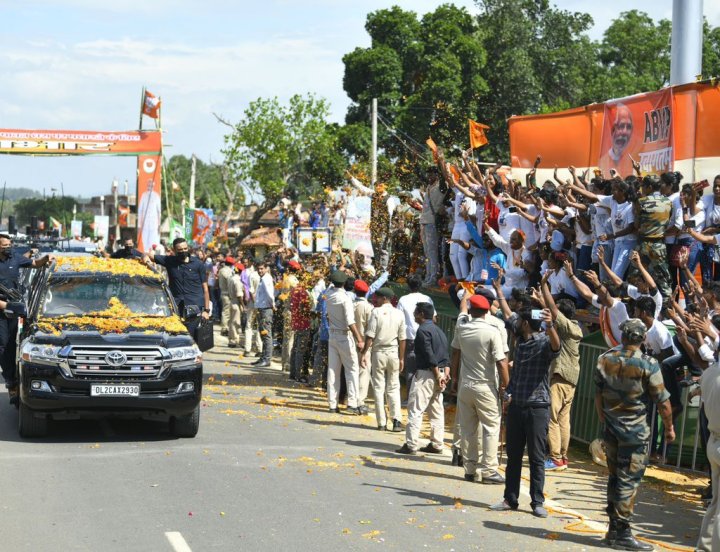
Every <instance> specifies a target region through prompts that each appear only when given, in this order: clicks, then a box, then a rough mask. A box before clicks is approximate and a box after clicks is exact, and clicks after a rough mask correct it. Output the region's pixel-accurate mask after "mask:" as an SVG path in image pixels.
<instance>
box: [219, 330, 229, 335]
mask: <svg viewBox="0 0 720 552" xmlns="http://www.w3.org/2000/svg"><path fill="white" fill-rule="evenodd" d="M227 334H228V331H227V330H220V335H221V336H223V337H225V336H227Z"/></svg>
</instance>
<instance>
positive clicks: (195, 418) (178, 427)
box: [170, 404, 200, 437]
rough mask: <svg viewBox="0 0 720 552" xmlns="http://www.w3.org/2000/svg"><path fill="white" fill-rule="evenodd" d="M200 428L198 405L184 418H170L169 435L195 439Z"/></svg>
mask: <svg viewBox="0 0 720 552" xmlns="http://www.w3.org/2000/svg"><path fill="white" fill-rule="evenodd" d="M199 428H200V405H199V404H198V405H197V406H196V407H195V410H193V411H192V412H190V414H185V415H184V416H173V417H172V418H170V433H172V434H173V435H175V437H195V435H197V432H198V429H199Z"/></svg>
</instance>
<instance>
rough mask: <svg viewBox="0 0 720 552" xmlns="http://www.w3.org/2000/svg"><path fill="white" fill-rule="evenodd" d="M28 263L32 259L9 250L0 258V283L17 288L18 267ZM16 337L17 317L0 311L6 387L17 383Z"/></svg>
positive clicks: (0, 357) (0, 362)
mask: <svg viewBox="0 0 720 552" xmlns="http://www.w3.org/2000/svg"><path fill="white" fill-rule="evenodd" d="M30 265H32V259H29V258H27V257H25V256H23V255H21V254H19V253H17V252H16V251H15V250H11V251H10V255H8V257H7V258H5V259H2V258H0V283H2V284H3V285H4V286H5V287H8V288H10V289H19V287H20V282H19V281H20V269H21V268H25V267H28V266H30ZM16 338H17V319H16V318H7V317H6V316H5V314H4V313H0V366H2V375H3V379H4V380H5V385H7V387H15V386H16V385H17V373H16V369H15V349H16Z"/></svg>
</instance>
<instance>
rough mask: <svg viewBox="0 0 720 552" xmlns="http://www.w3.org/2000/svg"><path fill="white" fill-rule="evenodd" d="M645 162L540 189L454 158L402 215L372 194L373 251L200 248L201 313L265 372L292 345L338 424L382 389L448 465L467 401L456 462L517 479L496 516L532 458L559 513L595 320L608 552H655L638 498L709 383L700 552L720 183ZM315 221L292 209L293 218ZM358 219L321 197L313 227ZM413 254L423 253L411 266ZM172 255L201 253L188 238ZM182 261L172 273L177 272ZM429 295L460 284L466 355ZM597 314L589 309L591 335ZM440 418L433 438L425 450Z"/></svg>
mask: <svg viewBox="0 0 720 552" xmlns="http://www.w3.org/2000/svg"><path fill="white" fill-rule="evenodd" d="M538 162H539V159H538ZM536 165H537V163H536ZM634 168H635V171H636V174H633V175H627V176H625V177H624V178H623V177H621V176H620V175H619V174H617V173H615V172H613V173H612V174H609V175H603V174H602V173H600V172H599V171H595V173H594V174H592V177H590V176H591V175H590V173H589V172H588V171H585V172H584V173H582V174H580V173H579V171H576V170H575V169H574V168H573V167H569V168H568V169H567V175H568V177H567V178H566V179H564V180H563V179H561V178H560V176H559V173H558V171H557V170H556V171H555V175H554V180H553V181H550V180H548V181H545V182H543V183H542V184H538V183H537V182H536V181H535V176H536V170H535V169H534V168H533V169H532V170H531V171H529V173H528V174H527V176H526V177H525V181H524V182H521V181H519V180H516V179H514V178H512V175H511V174H510V172H508V171H505V170H503V168H502V167H501V166H500V165H496V166H494V167H490V168H488V169H485V168H482V167H480V166H479V165H478V164H476V163H474V162H473V161H472V159H471V158H470V156H469V155H467V154H464V155H463V156H462V163H461V164H458V165H453V164H450V163H447V162H446V161H445V159H444V158H443V155H442V152H439V154H438V163H437V167H436V168H433V169H432V170H431V171H430V172H429V174H428V183H427V186H426V187H425V188H424V189H423V190H421V191H420V194H419V199H416V198H415V197H414V196H412V195H410V194H404V195H403V197H402V199H401V205H399V206H397V205H396V206H395V208H394V209H393V212H392V213H390V211H389V210H388V209H389V202H388V192H387V190H386V189H385V188H384V187H383V186H377V187H376V188H374V189H371V188H367V187H363V188H364V189H361V190H360V192H361V193H365V194H367V195H370V196H371V200H372V206H373V216H372V222H371V225H370V230H371V241H372V245H373V251H374V253H373V257H372V258H369V257H368V255H367V254H365V253H361V252H358V251H355V252H352V251H347V250H343V249H342V247H341V245H339V240H336V242H338V243H336V246H335V247H334V248H333V252H332V253H331V254H313V255H308V256H302V257H301V256H300V255H299V254H298V252H297V249H295V248H293V247H292V246H290V247H287V246H283V247H282V248H280V249H279V250H278V251H274V252H271V254H270V255H268V256H266V257H264V258H261V259H255V258H253V257H252V256H251V255H250V254H249V253H248V252H246V251H235V252H233V251H223V252H222V253H221V252H214V253H210V254H208V255H207V258H204V257H205V254H204V252H202V251H198V252H197V253H198V255H199V256H200V257H203V263H204V264H202V266H203V267H204V271H205V272H204V275H202V274H200V279H201V280H202V281H204V282H206V284H205V285H206V286H207V297H203V298H202V300H201V299H199V298H198V299H196V301H198V302H201V303H202V304H201V305H200V307H202V308H203V309H206V310H207V311H210V310H211V306H210V305H211V303H212V305H220V307H215V306H213V308H212V310H213V311H214V312H213V313H212V314H213V315H214V316H216V317H217V318H218V320H219V323H220V325H221V332H222V333H223V334H224V335H227V337H228V345H229V346H230V347H236V348H242V349H243V350H244V353H245V355H251V354H253V353H255V354H256V355H257V360H256V361H255V365H256V366H259V367H264V366H269V365H270V361H271V359H272V356H273V349H274V348H275V347H277V348H278V351H279V353H280V355H279V356H280V358H281V364H282V368H283V370H284V371H286V372H287V374H288V377H289V378H290V379H292V380H295V381H298V382H302V383H305V384H307V385H309V386H314V387H319V388H321V389H323V390H324V391H325V392H326V394H327V401H328V408H329V410H330V412H332V413H339V412H340V409H339V405H340V404H341V402H342V399H343V397H345V402H346V405H347V408H346V409H345V410H344V412H345V413H349V414H358V415H362V414H367V413H368V412H369V407H368V406H367V405H366V402H367V400H368V396H369V394H370V392H372V395H373V397H374V410H375V411H374V414H375V419H376V422H377V427H378V429H379V430H382V431H386V430H389V431H394V432H403V431H404V433H405V442H404V444H403V445H402V447H400V448H399V449H398V451H397V452H398V453H400V454H409V455H412V454H416V453H417V452H418V451H422V452H425V453H430V454H438V453H442V452H443V450H444V432H445V419H444V416H445V407H444V394H447V392H448V391H451V392H452V394H453V395H456V397H457V408H456V415H455V420H454V435H453V439H452V443H453V445H452V452H453V456H452V463H453V465H457V466H461V467H462V468H463V470H464V474H465V479H467V481H469V482H481V483H484V484H498V485H504V493H503V496H502V499H501V500H500V501H499V502H498V504H496V505H495V506H493V508H494V509H496V510H516V509H517V508H518V505H519V502H518V501H519V490H520V472H521V467H522V458H523V455H524V454H525V453H527V455H528V458H529V465H530V496H531V508H532V512H533V514H534V515H536V516H539V517H545V516H547V510H546V509H545V507H544V502H545V498H544V492H543V488H544V480H545V472H546V471H548V470H564V469H567V468H568V466H569V461H570V459H569V458H568V447H569V441H570V433H571V432H570V410H571V407H572V402H573V397H574V393H575V388H576V386H577V383H578V378H579V374H580V354H579V345H580V341H581V339H582V337H583V335H584V333H585V332H586V331H587V329H588V326H589V325H590V326H591V325H593V324H595V323H596V324H597V325H598V326H599V327H600V329H601V330H602V332H603V335H604V336H605V339H606V341H607V342H608V346H609V348H610V350H609V351H608V352H607V353H605V354H604V355H602V356H601V357H600V359H599V362H598V365H597V368H596V369H595V372H594V374H593V377H594V382H595V384H596V400H595V404H596V407H597V415H598V417H599V418H600V419H601V420H602V422H603V424H604V436H603V440H604V447H605V454H606V457H607V464H608V469H609V481H608V491H607V510H606V511H607V513H608V516H609V518H610V526H609V530H608V533H607V535H606V538H605V542H606V543H607V544H608V545H610V546H614V547H620V548H622V549H626V550H649V549H651V548H652V547H651V546H650V545H648V544H647V543H646V542H643V541H641V540H637V539H635V538H634V537H633V535H632V532H631V529H630V522H631V518H632V514H633V505H634V502H635V497H636V493H637V489H638V486H639V484H640V481H641V479H642V476H643V473H644V470H645V467H646V465H647V464H648V460H649V457H650V455H654V456H656V457H657V456H659V457H662V456H663V455H665V454H666V452H667V446H668V445H669V444H670V443H672V442H673V441H674V439H675V430H674V422H675V420H676V419H677V417H678V415H679V414H680V413H681V411H682V409H683V404H682V400H681V397H682V394H681V389H682V387H683V386H690V387H692V388H693V393H701V399H702V402H703V406H702V409H701V419H702V423H701V426H702V431H701V434H702V436H703V445H704V446H705V448H706V450H707V453H708V458H709V464H710V466H711V468H712V489H711V491H710V490H708V493H707V498H710V497H712V502H711V503H710V506H709V509H708V512H707V516H706V522H705V523H704V524H703V529H702V533H701V536H700V540H699V543H698V549H700V550H712V549H713V544H712V543H713V542H714V543H715V549H720V545H718V539H719V538H720V529H718V527H717V524H718V522H720V516H718V515H716V511H717V499H718V488H717V486H718V482H719V480H720V452H719V446H720V443H719V441H718V440H717V437H716V435H718V434H720V433H718V431H720V415H719V414H718V410H717V406H716V405H715V404H712V405H710V404H709V403H708V397H713V396H714V394H715V393H717V392H718V389H720V379H719V378H718V377H717V370H718V369H719V368H718V360H717V358H718V350H720V347H719V345H720V314H716V312H720V245H719V239H718V236H720V176H718V177H717V178H716V179H715V180H714V182H713V184H712V193H711V194H703V187H704V184H703V183H699V184H695V183H683V177H682V175H681V174H679V173H677V172H669V173H664V174H661V175H657V176H656V175H645V176H643V175H641V174H640V170H639V166H635V167H634ZM354 184H355V187H356V188H357V187H358V186H357V183H354ZM291 212H292V213H294V214H293V215H289V214H288V213H291ZM297 212H298V209H297V208H296V209H295V210H293V211H290V210H289V209H288V207H286V206H282V207H281V210H280V213H281V217H285V218H284V220H286V221H287V219H288V218H291V217H294V216H296V215H297ZM338 213H339V214H338ZM342 217H343V206H342V205H335V206H334V207H333V209H332V210H329V209H327V207H326V206H325V205H324V204H322V203H318V204H316V205H314V206H313V210H312V213H311V215H310V216H309V217H308V221H307V223H309V222H310V221H312V220H314V219H317V220H316V224H317V225H318V226H317V227H321V226H323V225H330V221H331V220H332V221H333V224H332V225H330V226H333V227H334V226H335V225H342V223H343V218H342ZM293 227H294V226H293V225H290V224H288V225H287V227H286V228H285V230H287V232H288V236H289V237H291V233H292V229H293ZM402 240H407V241H406V242H403V241H402ZM403 243H405V246H403ZM407 243H410V244H412V245H413V246H416V245H417V246H418V247H421V248H422V252H421V253H418V254H414V253H413V254H409V253H408V251H409V250H408V247H407ZM173 248H174V249H175V254H178V252H180V253H181V254H185V251H186V250H187V244H186V243H185V242H184V240H176V243H174V244H173ZM398 255H401V256H403V257H404V260H403V262H397V260H396V257H397V256H398ZM169 258H170V257H168V256H158V255H156V256H155V261H156V262H157V261H158V260H159V261H160V264H162V263H163V262H164V263H165V264H166V266H167V265H168V259H169ZM408 260H409V262H408ZM183 262H184V263H188V262H189V261H188V260H184V261H183ZM198 266H199V265H198ZM698 266H699V267H700V276H699V277H698V276H697V275H696V268H697V267H698ZM198 271H201V269H200V268H199V267H198ZM178 274H179V273H178ZM169 276H170V279H171V289H173V286H172V279H173V275H172V273H169ZM175 277H179V276H175ZM400 278H404V279H405V280H406V283H407V287H408V288H409V293H407V294H405V295H403V296H402V297H400V298H397V297H396V296H395V292H394V291H393V288H391V287H389V286H388V285H387V282H388V280H389V279H392V280H398V279H400ZM181 287H182V286H179V287H177V289H178V293H180V294H182V289H181ZM428 287H430V288H436V289H435V292H437V288H440V289H444V290H446V291H447V293H448V294H449V296H450V298H451V299H452V301H453V303H455V305H456V306H457V308H458V315H457V322H456V326H455V329H454V332H453V336H452V339H451V340H450V342H448V336H447V335H446V334H445V332H444V331H442V330H441V329H440V327H439V326H437V325H436V324H435V322H434V320H435V317H436V311H435V306H434V304H433V300H432V298H431V296H430V295H428V293H429V292H428V293H426V291H427V290H425V289H423V288H428ZM395 289H397V288H395ZM173 293H175V291H173ZM176 299H178V297H177V296H176ZM578 309H585V310H586V312H585V316H584V317H583V320H584V321H585V322H584V324H582V325H581V324H580V323H579V322H578V320H577V318H578V316H577V314H576V311H577V310H578ZM207 316H210V313H209V312H208V313H207ZM241 336H242V340H241ZM280 336H281V338H280ZM402 381H404V382H405V383H406V385H407V423H406V425H405V426H404V427H403V423H402V414H401V402H402V399H401V382H402ZM698 381H699V383H698ZM343 383H344V385H343ZM424 414H427V416H428V419H429V422H430V428H431V432H430V439H429V442H428V443H427V444H426V445H425V446H422V447H421V446H420V426H421V422H422V419H423V415H424ZM658 416H659V420H660V421H658ZM501 420H504V421H505V442H506V451H507V466H506V470H505V476H504V477H503V476H502V475H501V474H500V473H499V471H498V468H499V462H498V449H499V440H500V433H501V432H500V426H501ZM656 422H657V423H656ZM713 539H714V540H713Z"/></svg>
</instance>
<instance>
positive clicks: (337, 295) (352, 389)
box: [325, 270, 364, 414]
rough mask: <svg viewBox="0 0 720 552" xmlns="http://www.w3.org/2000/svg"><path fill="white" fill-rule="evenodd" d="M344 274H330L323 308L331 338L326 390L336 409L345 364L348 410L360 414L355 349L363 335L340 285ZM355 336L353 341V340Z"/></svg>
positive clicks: (332, 407) (349, 300)
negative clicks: (329, 284) (329, 283)
mask: <svg viewBox="0 0 720 552" xmlns="http://www.w3.org/2000/svg"><path fill="white" fill-rule="evenodd" d="M346 281H347V274H345V273H344V272H342V271H340V270H336V271H335V272H333V273H332V274H331V275H330V282H331V283H332V286H330V287H329V288H328V290H327V291H326V292H325V311H326V314H327V320H328V326H329V327H330V332H329V333H330V339H329V340H328V374H327V394H328V403H329V406H330V412H336V413H339V412H340V409H339V408H338V397H339V396H340V369H341V368H343V367H344V368H345V380H346V381H347V404H348V408H347V412H348V413H349V414H361V411H360V409H359V408H358V375H359V372H360V364H359V362H358V355H357V350H356V348H357V349H359V348H361V347H362V346H363V344H364V343H363V337H362V335H361V334H360V332H359V331H358V329H357V326H356V325H355V311H354V309H353V302H352V299H351V298H350V295H348V293H347V292H346V291H345V290H344V289H343V284H345V282H346ZM353 338H354V341H353Z"/></svg>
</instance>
